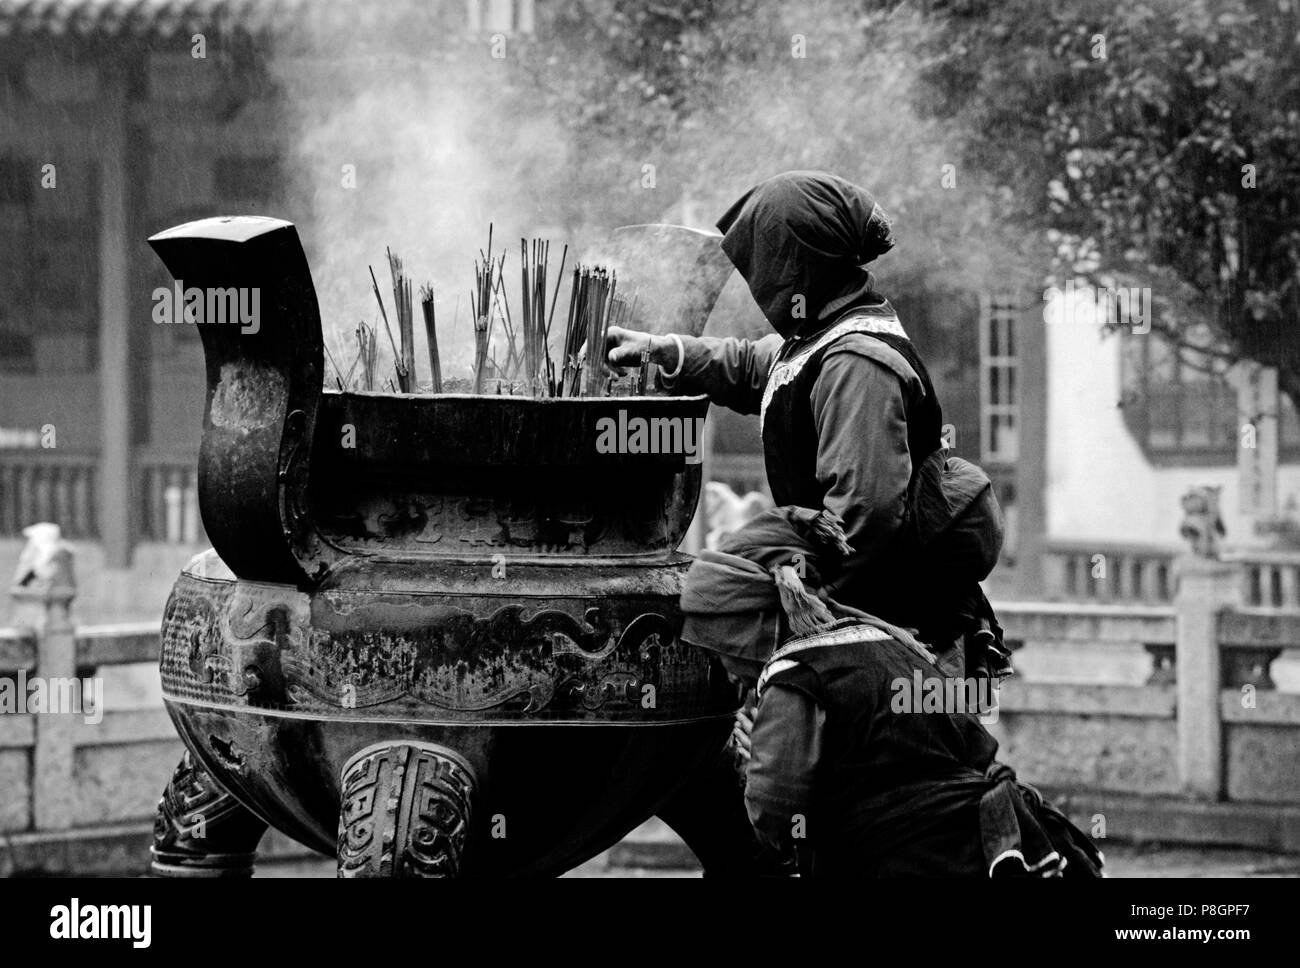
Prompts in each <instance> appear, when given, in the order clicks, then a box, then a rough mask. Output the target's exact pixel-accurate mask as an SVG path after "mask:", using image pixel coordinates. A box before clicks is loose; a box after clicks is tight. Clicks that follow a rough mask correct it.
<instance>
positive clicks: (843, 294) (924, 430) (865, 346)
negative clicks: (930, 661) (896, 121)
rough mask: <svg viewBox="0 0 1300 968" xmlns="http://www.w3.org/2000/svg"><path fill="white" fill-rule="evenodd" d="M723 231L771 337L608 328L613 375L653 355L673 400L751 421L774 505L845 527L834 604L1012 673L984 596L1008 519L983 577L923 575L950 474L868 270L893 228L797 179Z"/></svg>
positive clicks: (839, 192) (767, 187)
mask: <svg viewBox="0 0 1300 968" xmlns="http://www.w3.org/2000/svg"><path fill="white" fill-rule="evenodd" d="M718 228H719V229H720V230H721V231H722V233H723V238H722V249H723V251H724V252H725V253H726V255H727V257H728V258H729V259H730V260H731V262H732V264H733V265H735V267H736V269H737V270H738V271H739V272H740V274H741V276H742V277H743V278H744V279H745V281H746V283H747V284H748V286H749V290H750V292H751V294H752V295H753V297H754V300H755V301H756V302H757V303H758V306H759V308H760V309H761V310H762V312H763V315H764V316H765V317H766V318H767V320H768V322H769V323H770V324H771V326H772V328H773V329H774V330H775V331H776V332H775V333H773V334H772V335H770V336H767V337H764V338H763V339H760V340H745V339H737V338H732V337H721V338H718V337H689V336H678V335H675V334H670V335H666V336H652V335H650V334H647V333H638V332H633V331H629V330H625V329H620V328H617V327H611V329H610V332H609V342H608V346H607V349H608V360H609V362H610V363H611V365H614V366H628V365H635V364H637V363H638V362H639V361H640V359H641V354H642V351H643V350H645V349H648V350H649V352H650V359H651V361H652V362H654V363H657V364H659V366H660V367H661V375H660V384H661V385H662V386H663V387H664V388H665V389H668V390H670V391H673V392H680V393H705V394H707V395H708V396H709V397H710V399H711V400H712V401H713V402H714V403H716V404H718V405H720V406H725V407H728V408H729V409H732V410H735V411H737V412H739V413H744V414H758V415H759V419H760V427H761V430H762V440H763V452H764V463H765V466H766V471H767V479H768V485H769V487H770V489H771V492H772V499H773V502H774V503H775V504H776V505H778V506H797V507H805V508H813V509H816V510H820V509H822V508H825V509H826V510H828V511H831V512H833V513H835V514H836V515H838V516H839V518H840V519H841V520H842V521H843V522H844V529H845V533H846V534H847V536H848V541H849V544H850V545H852V547H853V549H854V553H853V554H852V555H851V556H849V557H848V558H847V559H846V560H845V561H844V563H843V566H842V567H841V568H840V569H839V570H838V573H837V574H835V575H833V576H831V577H830V580H829V581H828V582H827V584H826V586H825V591H826V593H827V594H829V595H831V596H833V597H835V598H836V599H837V600H839V601H841V602H843V603H844V604H846V605H850V606H854V607H856V608H860V609H862V610H864V611H867V612H870V613H872V614H875V615H879V616H880V617H882V618H884V619H886V620H888V621H890V622H893V623H895V624H896V625H899V626H903V627H909V628H913V629H916V630H917V632H918V635H919V636H920V637H921V638H922V639H923V640H925V641H927V642H929V643H931V644H932V645H934V646H935V648H936V650H937V651H939V652H941V653H943V652H947V653H950V654H951V655H952V656H954V657H960V658H961V660H962V664H963V665H981V664H983V667H985V668H989V667H992V668H991V671H992V673H993V674H995V675H1003V674H1006V673H1007V672H1009V671H1010V667H1009V666H1007V665H1006V664H1005V661H1004V659H1005V651H1004V650H1002V649H1001V643H1000V638H1001V630H1000V629H999V628H998V627H997V623H996V619H995V617H994V615H993V612H992V610H991V608H989V606H988V602H987V600H986V599H985V598H984V595H983V593H982V592H981V591H980V589H979V586H978V582H979V581H980V580H982V579H983V578H984V577H986V576H987V572H988V570H989V569H991V568H992V564H993V561H994V560H995V559H996V552H995V550H994V548H993V546H994V545H1000V542H1001V522H1000V519H999V520H990V521H988V522H987V525H988V526H987V527H986V528H984V529H983V532H984V533H985V534H986V535H987V538H986V539H985V540H984V541H983V546H982V547H980V548H979V549H978V552H979V553H978V554H976V555H975V556H974V557H977V558H980V559H982V560H983V562H984V570H983V573H980V571H979V570H976V571H974V573H973V574H972V571H971V569H970V568H964V569H963V568H959V567H957V565H958V564H960V563H962V562H964V560H965V556H963V555H961V554H951V555H944V554H932V555H929V556H928V557H926V558H925V559H924V561H922V560H920V558H919V555H918V549H917V548H916V544H917V542H916V540H915V531H916V528H917V522H918V520H921V521H922V523H924V519H923V517H922V516H920V515H919V514H918V511H924V509H925V508H926V507H929V506H931V505H932V504H933V503H934V502H931V503H930V504H927V503H926V502H925V501H924V500H918V498H922V499H923V498H924V497H925V496H926V494H927V492H926V491H925V489H924V487H921V486H920V485H923V484H925V483H927V482H928V480H929V477H930V476H932V475H936V474H941V473H942V471H941V470H940V468H942V466H943V463H944V459H945V458H944V451H943V441H942V430H943V411H942V408H941V407H940V404H939V400H938V397H937V395H936V393H935V389H934V386H933V384H932V383H931V381H930V377H929V374H928V373H927V372H926V369H925V365H924V363H923V362H922V360H921V358H920V356H919V355H918V354H917V352H916V349H915V347H914V346H913V345H912V342H911V340H910V339H909V338H908V336H907V333H906V331H905V330H904V328H903V324H902V322H901V321H900V320H899V318H898V315H897V313H896V312H895V311H894V308H893V306H891V305H890V303H889V301H888V300H887V299H886V298H885V296H884V295H883V294H881V293H880V292H879V291H878V290H877V289H876V285H875V278H874V276H873V275H872V274H871V273H870V272H869V271H868V270H867V269H866V268H865V266H866V265H867V264H869V263H871V262H873V261H874V260H875V259H876V258H878V257H879V256H881V255H883V254H884V253H886V252H888V251H889V250H890V249H892V248H893V247H894V244H895V243H894V235H893V223H892V221H891V219H890V218H889V216H888V215H887V214H886V213H885V212H884V210H883V209H882V208H881V207H880V205H879V204H877V203H876V201H875V199H874V198H873V197H872V196H871V194H870V193H869V192H867V191H866V190H865V189H863V188H860V187H858V186H857V185H854V184H852V183H850V182H848V181H846V180H845V179H843V178H839V177H837V176H835V175H831V174H827V173H824V172H816V171H791V172H785V173H783V174H780V175H776V176H774V177H772V178H769V179H767V180H766V181H764V182H762V183H761V184H759V185H757V186H756V187H754V188H753V189H751V190H750V191H748V192H746V193H745V194H744V195H743V196H741V198H740V199H738V200H737V201H736V203H735V204H733V205H732V206H731V208H730V209H728V210H727V212H726V214H724V215H723V216H722V218H721V219H720V220H719V221H718ZM967 466H968V467H969V466H970V465H967ZM990 493H991V492H990ZM938 503H939V504H943V503H944V502H943V501H939V502H938ZM918 506H919V507H918ZM994 508H995V504H994ZM973 643H978V645H977V646H975V645H973ZM955 645H960V648H950V647H951V646H955ZM967 653H969V656H968V655H967Z"/></svg>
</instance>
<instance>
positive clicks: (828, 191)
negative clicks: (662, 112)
mask: <svg viewBox="0 0 1300 968" xmlns="http://www.w3.org/2000/svg"><path fill="white" fill-rule="evenodd" d="M718 229H719V230H720V231H721V232H722V233H723V237H722V251H723V252H725V253H726V255H727V258H729V259H730V260H731V263H732V265H734V266H735V267H736V269H737V271H738V272H740V274H741V276H743V277H744V279H745V282H746V283H748V285H749V291H750V293H752V294H753V296H754V300H755V301H756V302H757V303H758V306H759V308H760V309H761V310H762V311H763V315H764V316H766V317H767V321H768V322H769V323H771V324H772V327H773V329H775V330H776V331H777V332H778V333H780V334H781V335H782V336H784V337H786V338H789V337H791V336H793V335H795V333H796V332H798V331H799V330H800V329H801V328H802V327H803V326H805V325H806V324H810V321H811V325H813V326H815V325H816V321H817V320H818V318H819V316H820V315H821V312H822V310H823V309H825V307H826V306H827V304H829V303H831V302H834V301H837V300H840V299H844V298H845V297H850V296H853V295H854V294H855V293H862V292H869V291H870V290H871V277H870V275H869V274H868V273H867V271H866V270H865V269H864V268H862V267H863V266H865V265H866V264H867V263H869V262H871V261H872V260H874V259H875V258H877V257H878V256H880V255H883V254H884V253H886V252H888V251H889V250H890V249H892V248H893V247H894V238H893V224H892V222H891V220H890V218H889V216H888V215H886V214H885V212H884V210H883V209H882V208H881V207H880V206H879V205H877V204H876V201H875V199H874V198H872V196H871V194H870V193H869V192H867V191H866V190H865V189H863V188H860V187H858V186H857V185H854V184H853V183H852V182H848V181H845V180H844V179H843V178H840V177H838V176H836V175H831V174H827V173H826V172H819V171H788V172H784V173H783V174H780V175H775V176H773V177H772V178H769V179H767V181H764V182H761V183H760V184H758V185H756V186H755V187H754V188H751V189H750V190H749V191H748V192H746V193H745V194H744V195H742V196H741V197H740V198H739V199H738V200H737V201H736V203H735V204H734V205H732V206H731V208H729V209H728V210H727V213H726V214H725V215H723V216H722V218H721V219H719V220H718Z"/></svg>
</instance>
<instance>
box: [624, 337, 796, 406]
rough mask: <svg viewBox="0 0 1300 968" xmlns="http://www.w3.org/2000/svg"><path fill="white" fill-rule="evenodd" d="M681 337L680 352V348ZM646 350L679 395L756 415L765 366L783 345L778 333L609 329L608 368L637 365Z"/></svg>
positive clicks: (667, 386) (662, 378)
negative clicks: (747, 335)
mask: <svg viewBox="0 0 1300 968" xmlns="http://www.w3.org/2000/svg"><path fill="white" fill-rule="evenodd" d="M679 340H680V345H681V352H680V353H679V352H678V341H679ZM647 348H648V349H649V350H650V362H652V363H655V364H656V365H658V366H659V367H660V368H661V370H662V371H663V372H662V373H661V374H660V377H659V382H660V384H661V385H662V386H663V387H664V388H665V389H667V390H672V391H675V392H677V393H705V394H708V396H709V399H710V400H712V401H713V402H714V403H716V404H718V405H719V406H722V407H727V408H728V409H730V410H735V411H736V412H737V413H758V410H759V406H760V404H761V403H762V400H763V386H764V384H766V382H767V373H768V370H770V369H771V368H772V361H773V359H775V357H776V353H777V351H778V350H779V349H780V348H781V337H780V336H778V335H777V334H776V333H773V334H772V335H771V336H765V337H763V339H760V340H747V339H736V338H735V337H731V336H724V337H714V336H679V337H676V338H674V337H671V336H651V335H650V334H649V333H639V332H636V331H634V330H628V329H621V328H620V327H617V326H611V327H610V328H609V336H608V342H607V345H606V349H607V351H608V359H609V364H610V365H611V366H636V365H637V364H639V363H640V361H641V352H642V350H644V349H647Z"/></svg>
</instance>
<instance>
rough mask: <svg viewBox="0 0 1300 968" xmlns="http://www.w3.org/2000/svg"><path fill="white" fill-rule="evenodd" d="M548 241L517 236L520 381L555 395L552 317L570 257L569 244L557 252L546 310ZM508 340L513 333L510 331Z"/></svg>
mask: <svg viewBox="0 0 1300 968" xmlns="http://www.w3.org/2000/svg"><path fill="white" fill-rule="evenodd" d="M550 257H551V243H550V242H549V241H543V240H541V239H533V240H531V241H529V240H528V239H520V240H519V259H520V263H521V271H520V281H521V288H522V293H523V317H522V324H523V342H524V348H523V353H522V354H521V355H522V357H523V360H522V364H523V374H522V375H523V384H524V387H525V391H526V392H527V393H530V394H532V395H533V396H554V395H555V368H554V366H553V365H552V363H551V352H550V337H551V320H552V319H553V318H554V317H555V303H556V300H557V299H558V298H559V295H560V279H562V278H563V277H564V262H565V260H566V259H567V258H568V257H569V247H568V246H567V245H566V246H565V247H564V253H563V254H562V255H561V256H560V279H556V282H555V292H554V294H553V295H552V297H551V312H550V315H549V316H548V315H547V312H546V275H547V271H548V270H549V268H550ZM510 336H511V342H512V343H513V341H514V333H513V332H512V333H511V334H510Z"/></svg>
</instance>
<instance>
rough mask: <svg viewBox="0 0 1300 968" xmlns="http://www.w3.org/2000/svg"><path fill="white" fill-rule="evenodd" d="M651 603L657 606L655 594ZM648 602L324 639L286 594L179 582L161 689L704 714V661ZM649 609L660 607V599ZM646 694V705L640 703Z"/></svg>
mask: <svg viewBox="0 0 1300 968" xmlns="http://www.w3.org/2000/svg"><path fill="white" fill-rule="evenodd" d="M650 601H653V600H650ZM650 601H647V602H625V603H617V606H618V608H619V610H620V611H625V612H627V613H628V614H632V615H633V616H634V617H633V618H632V619H631V620H630V621H628V622H627V623H626V625H625V626H622V627H620V626H619V625H618V624H615V622H612V621H611V620H610V619H608V618H607V617H606V610H607V609H608V608H609V607H610V603H608V602H607V603H606V605H605V607H604V608H596V607H589V608H587V609H586V612H585V614H584V616H583V619H581V620H579V619H577V618H575V617H574V616H572V615H571V614H569V613H568V612H566V611H563V610H561V609H559V608H543V609H538V608H535V607H531V606H530V607H525V606H523V605H519V604H513V603H512V604H499V603H497V602H493V603H492V604H491V607H493V611H492V612H491V614H490V615H488V616H486V617H480V616H477V615H475V614H474V613H472V612H470V611H468V610H466V609H463V608H457V607H445V608H442V609H440V610H439V615H438V617H437V620H436V621H432V622H431V623H430V624H428V625H426V626H423V627H419V628H408V629H400V630H394V629H389V630H382V631H376V630H374V629H373V628H366V629H352V630H347V631H339V632H328V631H324V630H320V629H313V628H312V627H311V626H310V622H309V619H310V615H309V607H308V604H307V597H306V596H305V595H303V594H301V593H299V592H297V591H295V590H294V589H292V588H288V587H278V586H268V585H258V584H256V583H245V582H240V583H229V582H213V581H200V580H198V579H193V578H185V577H183V578H182V579H181V580H180V581H179V582H178V583H177V585H176V588H175V590H174V592H173V595H172V598H171V600H170V601H169V602H168V606H167V611H166V618H165V620H164V637H163V638H164V645H163V656H162V671H163V686H164V689H165V691H166V692H167V693H168V695H170V696H173V697H175V698H180V699H192V700H202V701H208V702H214V703H233V702H238V703H242V704H247V705H250V706H254V707H257V708H264V709H294V710H320V711H331V710H333V711H337V712H342V713H344V714H346V713H347V712H348V711H349V710H353V709H357V710H366V711H375V710H379V711H383V710H384V709H385V708H388V709H392V710H394V712H395V713H396V711H397V710H399V709H400V710H402V711H407V712H409V707H410V705H411V704H412V703H414V704H415V705H416V706H417V708H422V709H425V710H427V711H428V712H430V713H434V712H436V713H438V714H440V715H453V716H456V717H457V718H467V719H480V718H483V717H484V716H487V715H491V716H492V717H493V718H499V717H501V716H506V717H515V716H521V717H528V718H535V717H537V716H538V715H539V714H541V715H542V718H552V717H562V718H565V719H568V718H574V717H577V718H580V719H585V718H590V717H591V716H592V715H593V714H598V715H597V718H599V719H611V718H615V719H628V718H631V719H637V720H644V719H652V718H671V717H673V716H677V715H683V714H690V713H691V712H694V711H698V710H699V709H701V708H703V707H705V706H707V705H708V704H709V699H710V689H709V688H708V682H709V675H708V669H709V665H708V660H707V658H705V657H704V656H703V655H702V654H701V653H699V652H698V651H697V650H694V649H691V648H689V647H686V646H684V645H682V644H681V643H680V642H678V640H677V639H676V636H675V634H674V628H673V625H672V623H671V622H670V621H669V619H668V618H666V617H665V616H663V615H661V614H659V613H657V612H651V611H640V609H642V608H644V607H645V606H646V605H647V604H650ZM654 604H655V605H659V604H661V603H659V602H654ZM647 699H649V700H652V701H649V702H646V700H647Z"/></svg>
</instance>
